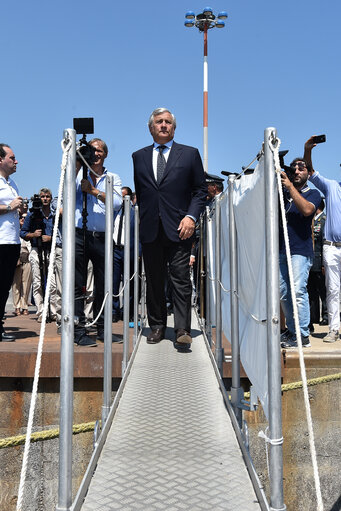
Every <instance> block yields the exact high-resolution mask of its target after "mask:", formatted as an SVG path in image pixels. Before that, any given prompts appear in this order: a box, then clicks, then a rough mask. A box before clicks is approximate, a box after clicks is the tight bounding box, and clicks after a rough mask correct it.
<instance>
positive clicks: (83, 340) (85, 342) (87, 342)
mask: <svg viewBox="0 0 341 511" xmlns="http://www.w3.org/2000/svg"><path fill="white" fill-rule="evenodd" d="M75 344H77V345H78V346H86V347H87V348H90V347H91V346H97V343H96V342H94V341H93V340H92V339H91V337H89V336H88V335H86V334H83V335H80V336H78V337H77V338H75Z"/></svg>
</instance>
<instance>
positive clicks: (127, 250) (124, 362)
mask: <svg viewBox="0 0 341 511" xmlns="http://www.w3.org/2000/svg"><path fill="white" fill-rule="evenodd" d="M123 202H124V218H125V220H124V269H123V286H124V290H123V359H122V377H123V376H124V373H125V370H126V368H127V365H128V360H129V297H130V292H129V291H130V290H129V284H130V196H129V195H126V196H125V197H124V199H123Z"/></svg>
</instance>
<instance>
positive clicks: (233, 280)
mask: <svg viewBox="0 0 341 511" xmlns="http://www.w3.org/2000/svg"><path fill="white" fill-rule="evenodd" d="M234 181H235V176H229V245H230V290H231V291H230V293H231V301H230V305H231V339H230V340H231V351H232V386H231V404H232V406H233V410H234V414H235V416H236V419H237V421H238V424H239V427H240V428H241V427H242V418H243V413H242V410H241V409H240V408H239V405H240V403H241V399H243V398H244V393H243V389H242V388H241V387H240V350H239V310H238V247H237V231H236V223H235V218H234V210H233V187H234Z"/></svg>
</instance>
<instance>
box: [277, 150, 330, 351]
mask: <svg viewBox="0 0 341 511" xmlns="http://www.w3.org/2000/svg"><path fill="white" fill-rule="evenodd" d="M290 167H291V173H290V179H289V176H288V174H287V173H285V172H282V173H281V180H282V185H283V186H284V189H285V212H286V221H287V227H288V236H289V245H290V254H291V262H292V268H293V274H294V288H295V295H296V302H297V309H298V319H299V325H300V331H301V337H302V345H303V346H304V347H309V346H310V342H309V322H310V310H309V297H308V291H307V283H308V276H309V270H310V268H311V265H312V262H313V254H314V252H313V240H312V230H311V226H312V220H313V218H314V214H315V211H316V209H317V207H318V206H319V204H320V202H321V196H320V194H319V192H318V191H317V190H312V189H311V188H309V186H307V180H308V177H309V174H308V166H307V163H306V161H305V160H304V159H303V158H295V160H293V161H292V163H291V164H290ZM279 247H280V254H279V264H280V298H281V306H282V310H283V312H284V315H285V319H286V324H287V328H288V333H287V334H286V335H285V337H282V339H281V340H282V343H281V345H282V347H283V348H296V347H297V341H296V334H295V322H294V317H293V307H292V299H291V289H290V283H289V274H288V263H287V256H286V252H285V246H284V238H283V228H281V229H280V243H279Z"/></svg>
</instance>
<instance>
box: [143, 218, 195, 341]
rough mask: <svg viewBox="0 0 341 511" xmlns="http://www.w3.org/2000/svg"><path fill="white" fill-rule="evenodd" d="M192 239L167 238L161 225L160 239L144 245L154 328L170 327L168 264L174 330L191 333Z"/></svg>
mask: <svg viewBox="0 0 341 511" xmlns="http://www.w3.org/2000/svg"><path fill="white" fill-rule="evenodd" d="M191 246H192V240H191V239H188V240H184V241H179V243H176V242H174V241H171V240H169V239H168V238H167V236H166V234H165V232H164V230H163V227H162V224H161V222H160V226H159V232H158V236H157V238H156V239H155V240H154V241H153V242H151V243H143V244H142V253H143V259H144V265H145V273H146V281H147V313H148V322H149V326H150V327H151V328H152V329H155V328H163V327H166V325H167V307H166V296H165V283H166V277H167V264H168V265H169V275H170V279H171V281H172V286H173V309H174V330H175V331H176V330H178V329H179V328H183V329H184V330H186V331H187V332H190V331H191V297H192V285H191V280H190V266H189V258H190V254H191Z"/></svg>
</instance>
